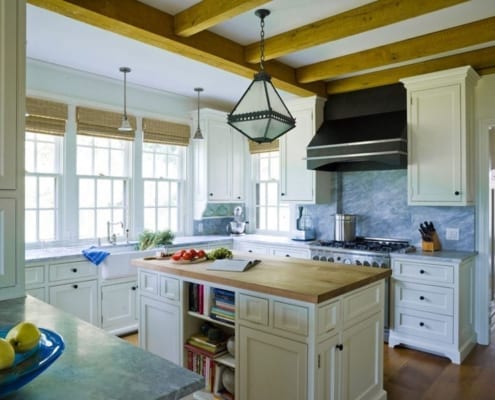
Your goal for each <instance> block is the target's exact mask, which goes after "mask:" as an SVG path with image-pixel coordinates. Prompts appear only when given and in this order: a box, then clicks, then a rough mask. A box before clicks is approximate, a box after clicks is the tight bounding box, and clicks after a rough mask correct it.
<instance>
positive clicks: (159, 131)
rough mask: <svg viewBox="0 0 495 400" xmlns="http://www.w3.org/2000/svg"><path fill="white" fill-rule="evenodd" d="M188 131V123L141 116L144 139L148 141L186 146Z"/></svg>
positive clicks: (187, 143)
mask: <svg viewBox="0 0 495 400" xmlns="http://www.w3.org/2000/svg"><path fill="white" fill-rule="evenodd" d="M190 132H191V128H190V127H189V125H183V124H176V123H173V122H167V121H160V120H157V119H151V118H143V135H144V141H145V142H148V143H158V144H171V145H176V146H187V145H189V138H190V136H191V135H190Z"/></svg>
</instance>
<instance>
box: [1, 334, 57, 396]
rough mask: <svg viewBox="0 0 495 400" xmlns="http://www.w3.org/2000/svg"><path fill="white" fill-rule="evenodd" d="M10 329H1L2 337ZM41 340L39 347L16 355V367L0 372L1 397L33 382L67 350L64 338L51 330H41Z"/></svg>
mask: <svg viewBox="0 0 495 400" xmlns="http://www.w3.org/2000/svg"><path fill="white" fill-rule="evenodd" d="M9 330H10V328H3V329H0V337H3V338H4V337H5V336H6V335H7V332H8V331H9ZM39 330H40V331H41V338H40V343H39V345H38V347H36V348H34V349H32V350H30V351H28V352H26V353H16V355H15V361H14V365H13V366H12V367H10V368H7V369H4V370H0V397H2V396H5V395H6V394H8V393H11V392H13V391H15V390H17V389H19V388H21V387H22V386H24V385H25V384H27V383H29V382H31V381H32V380H33V379H34V378H36V377H37V376H38V375H39V374H41V373H42V372H43V371H44V370H45V369H47V368H48V367H49V366H50V365H51V364H52V363H53V362H54V361H55V360H56V359H57V358H59V357H60V355H61V354H62V352H63V351H64V349H65V344H64V340H63V338H62V336H60V335H59V334H58V333H56V332H53V331H50V330H49V329H44V328H39Z"/></svg>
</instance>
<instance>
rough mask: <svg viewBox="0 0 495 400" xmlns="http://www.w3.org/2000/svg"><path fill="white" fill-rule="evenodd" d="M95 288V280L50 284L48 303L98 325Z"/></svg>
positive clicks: (96, 286) (96, 285)
mask: <svg viewBox="0 0 495 400" xmlns="http://www.w3.org/2000/svg"><path fill="white" fill-rule="evenodd" d="M97 288H98V284H97V281H96V280H92V281H85V282H77V283H69V284H66V285H56V286H50V288H49V298H50V304H51V305H53V306H55V307H57V308H60V309H61V310H64V311H67V312H68V313H71V314H73V315H75V316H76V317H78V318H81V319H83V320H85V321H87V322H89V323H90V324H93V325H95V326H99V323H98V306H97V304H98V296H97Z"/></svg>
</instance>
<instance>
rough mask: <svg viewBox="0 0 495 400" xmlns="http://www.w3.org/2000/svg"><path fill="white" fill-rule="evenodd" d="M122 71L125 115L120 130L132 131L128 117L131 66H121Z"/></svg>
mask: <svg viewBox="0 0 495 400" xmlns="http://www.w3.org/2000/svg"><path fill="white" fill-rule="evenodd" d="M119 71H120V72H123V73H124V115H122V123H121V124H120V127H119V131H120V132H132V131H133V130H134V129H133V128H132V126H131V124H130V123H129V120H128V119H127V93H126V89H127V79H126V76H127V73H128V72H131V69H130V68H129V67H120V69H119Z"/></svg>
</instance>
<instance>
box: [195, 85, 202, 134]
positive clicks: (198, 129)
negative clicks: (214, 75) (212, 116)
mask: <svg viewBox="0 0 495 400" xmlns="http://www.w3.org/2000/svg"><path fill="white" fill-rule="evenodd" d="M194 90H195V91H196V92H197V93H198V128H197V129H196V133H195V134H194V136H193V139H195V140H201V139H204V137H203V134H202V133H201V128H200V127H199V94H200V93H201V92H202V91H203V88H200V87H197V88H194Z"/></svg>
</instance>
